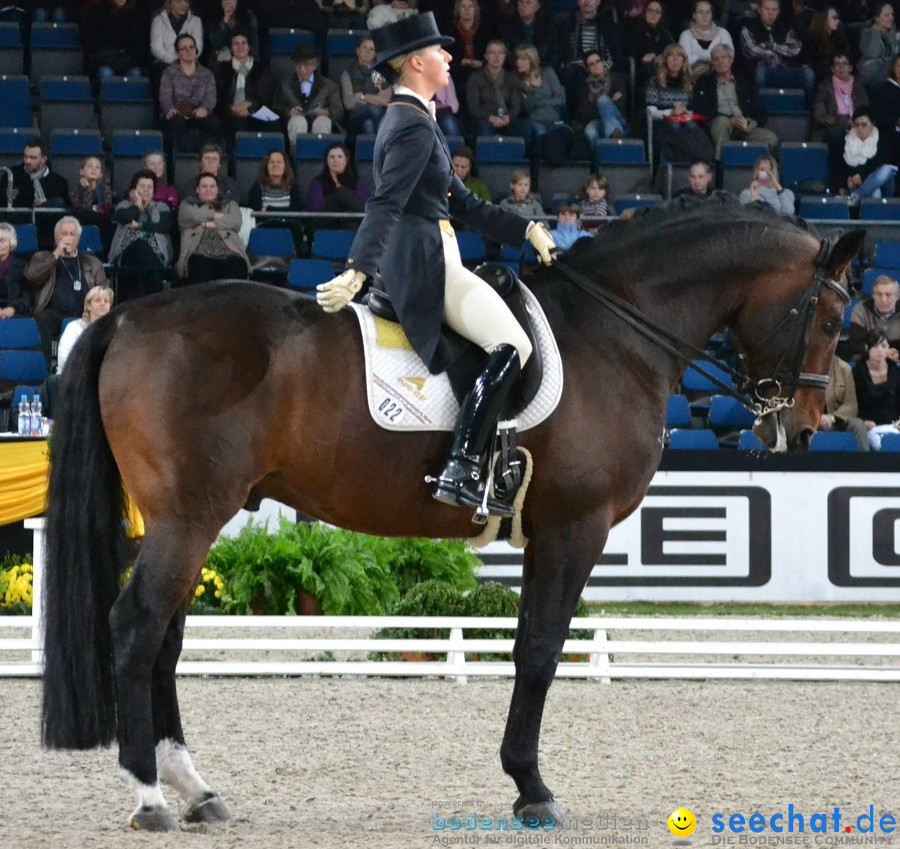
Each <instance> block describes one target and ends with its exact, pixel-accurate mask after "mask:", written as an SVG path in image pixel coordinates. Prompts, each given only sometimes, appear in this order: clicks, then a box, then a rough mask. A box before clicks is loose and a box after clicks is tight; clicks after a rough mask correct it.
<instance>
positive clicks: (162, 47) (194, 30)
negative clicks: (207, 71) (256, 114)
mask: <svg viewBox="0 0 900 849" xmlns="http://www.w3.org/2000/svg"><path fill="white" fill-rule="evenodd" d="M183 35H190V36H192V37H193V39H194V47H195V48H196V52H197V55H196V56H195V57H194V58H195V59H197V58H199V56H200V53H201V52H202V51H203V22H202V21H201V20H200V18H198V17H197V16H196V15H194V14H193V13H192V12H191V4H190V0H166V1H165V4H164V5H163V7H162V9H160V10H159V12H158V13H157V14H156V15H154V16H153V20H152V21H151V23H150V53H151V55H152V58H153V66H154V72H153V73H154V79H157V80H158V79H159V78H160V77H161V76H162V73H163V71H164V70H165V69H166V68H167V67H169V65H171V64H172V63H173V62H175V61H176V60H178V59H180V58H181V54H179V51H178V39H179V38H180V37H181V36H183ZM210 108H212V107H210ZM164 111H165V110H164Z"/></svg>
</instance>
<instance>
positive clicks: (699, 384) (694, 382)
mask: <svg viewBox="0 0 900 849" xmlns="http://www.w3.org/2000/svg"><path fill="white" fill-rule="evenodd" d="M695 362H696V363H697V364H698V365H699V366H700V368H702V369H703V370H704V371H706V372H707V373H708V374H710V375H712V376H713V377H715V378H718V379H719V380H721V381H722V382H723V383H724V384H725V385H726V386H731V384H732V381H731V375H730V374H728V372H727V371H725V369H723V368H721V367H720V366H717V365H716V364H715V363H711V362H708V361H706V360H696V361H695ZM681 388H682V389H683V390H684V391H685V392H706V393H708V394H710V395H714V394H718V393H719V392H721V391H722V387H721V386H719V385H717V384H716V383H713V381H711V380H710V379H709V378H708V377H705V376H704V375H702V374H701V373H700V372H699V371H697V370H696V369H695V368H694V367H693V366H688V367H687V368H686V369H685V371H684V374H683V375H682V376H681Z"/></svg>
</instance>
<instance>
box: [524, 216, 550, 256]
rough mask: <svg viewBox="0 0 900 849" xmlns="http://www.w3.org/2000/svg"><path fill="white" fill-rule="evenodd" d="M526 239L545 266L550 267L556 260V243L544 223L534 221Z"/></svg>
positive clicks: (526, 232) (529, 227)
mask: <svg viewBox="0 0 900 849" xmlns="http://www.w3.org/2000/svg"><path fill="white" fill-rule="evenodd" d="M525 238H526V239H528V241H529V242H531V244H532V246H533V247H534V249H535V250H536V251H537V255H538V256H539V257H540V260H541V262H542V263H544V265H550V263H551V262H553V260H554V259H556V243H555V242H554V241H553V237H552V236H551V235H550V231H549V230H548V229H547V228H546V227H545V226H544V224H543V223H541V222H536V221H532V222H531V223H530V224H529V225H528V229H527V230H526V231H525Z"/></svg>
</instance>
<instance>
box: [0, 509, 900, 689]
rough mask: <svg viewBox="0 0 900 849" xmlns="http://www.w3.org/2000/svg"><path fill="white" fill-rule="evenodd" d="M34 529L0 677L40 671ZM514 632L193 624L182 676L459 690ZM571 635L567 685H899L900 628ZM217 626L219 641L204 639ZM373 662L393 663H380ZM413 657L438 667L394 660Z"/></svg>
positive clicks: (879, 624)
mask: <svg viewBox="0 0 900 849" xmlns="http://www.w3.org/2000/svg"><path fill="white" fill-rule="evenodd" d="M26 527H30V528H32V529H33V530H34V600H35V605H34V609H35V611H36V612H37V613H38V615H35V616H0V677H2V676H6V677H34V676H38V675H40V674H41V665H42V651H41V645H42V636H41V633H42V623H41V619H40V610H41V605H40V595H41V589H42V584H43V529H44V520H43V519H29V520H27V521H26ZM515 626H516V620H515V619H511V618H510V619H500V618H493V619H479V618H465V617H424V616H422V617H388V616H310V617H306V616H189V617H188V619H187V631H186V637H185V641H184V654H183V659H182V661H181V662H180V663H179V665H178V673H179V674H180V675H244V676H249V675H260V676H276V675H277V676H284V675H362V676H366V675H375V676H395V677H416V676H437V677H443V678H449V679H453V680H455V681H459V682H464V681H465V680H466V679H467V677H469V676H512V675H513V674H514V673H515V670H514V667H513V664H512V662H511V660H505V661H497V660H490V661H488V660H481V659H478V658H477V656H478V655H485V654H490V655H497V654H500V655H504V654H508V653H510V652H511V651H512V645H513V641H512V639H476V638H472V637H469V638H467V637H466V632H467V631H472V630H484V629H490V630H505V629H510V630H511V629H514V628H515ZM572 627H573V628H578V629H582V630H588V631H590V632H591V634H592V637H591V638H590V639H579V640H567V641H566V644H565V647H564V653H565V654H568V657H566V656H564V657H563V660H562V662H561V663H560V665H559V670H558V672H557V676H558V677H561V678H586V679H593V680H596V681H599V682H602V683H609V682H610V681H611V680H612V679H625V678H682V679H687V678H769V679H789V680H816V681H839V680H853V681H900V665H892V659H893V658H897V657H900V622H897V621H893V620H891V621H889V620H878V619H820V618H809V619H737V618H730V617H728V618H727V617H702V618H701V617H680V618H673V617H652V618H651V617H640V618H639V617H634V618H632V617H612V616H604V617H591V618H585V619H576V620H574V621H573V623H572ZM382 628H404V629H411V628H416V629H427V630H431V631H434V630H435V629H441V630H445V631H448V632H449V635H448V636H447V637H446V638H444V639H435V638H433V637H410V638H404V639H376V638H375V637H374V636H373V634H374V633H375V632H377V631H378V630H379V629H382ZM209 629H214V630H216V632H217V633H216V635H215V636H213V637H202V636H195V633H196V634H201V633H202V632H203V631H204V630H209ZM261 630H266V631H268V632H275V633H277V632H279V631H285V632H288V633H290V634H291V636H290V637H284V638H282V637H277V638H274V637H272V636H270V635H269V634H268V633H267V634H265V635H260V634H259V632H260V631H261ZM311 631H312V632H314V633H312V634H311V635H310V636H303V634H304V633H306V634H309V633H310V632H311ZM223 633H224V634H226V635H227V636H222V634H223ZM6 634H9V635H10V636H5V635H6ZM710 635H713V636H710ZM790 636H794V637H795V639H789V637H790ZM724 637H730V639H725V638H724ZM851 640H852V641H851ZM373 653H381V654H386V655H387V656H388V658H389V659H372V658H371V657H370V655H371V654H373ZM405 653H413V654H415V655H416V656H421V655H426V656H428V659H427V660H421V661H416V662H411V661H405V660H396V659H393V658H394V657H396V656H401V657H402V656H403V655H404V654H405ZM336 655H340V656H341V657H340V658H338V657H335V656H336ZM242 657H243V658H244V659H240V658H242ZM837 660H840V663H838V662H836V661H837Z"/></svg>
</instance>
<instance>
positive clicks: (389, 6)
mask: <svg viewBox="0 0 900 849" xmlns="http://www.w3.org/2000/svg"><path fill="white" fill-rule="evenodd" d="M417 14H418V11H417V10H416V9H413V8H411V7H410V4H409V2H408V0H373V4H372V11H371V12H369V16H368V17H367V18H366V24H367V26H368V29H370V30H373V29H378V27H383V26H384V25H385V24H395V23H397V21H402V20H403V19H404V18H408V17H410V16H411V15H417Z"/></svg>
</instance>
